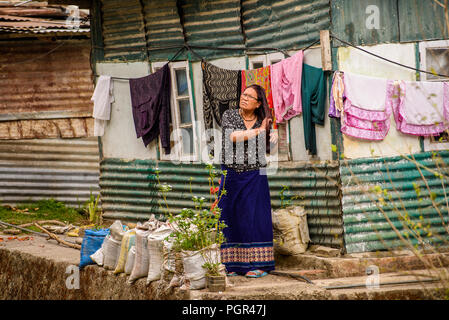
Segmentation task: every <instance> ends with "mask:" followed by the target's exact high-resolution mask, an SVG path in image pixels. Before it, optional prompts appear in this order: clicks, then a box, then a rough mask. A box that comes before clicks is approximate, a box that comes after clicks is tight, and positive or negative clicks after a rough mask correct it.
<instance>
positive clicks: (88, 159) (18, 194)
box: [0, 137, 99, 207]
mask: <svg viewBox="0 0 449 320" xmlns="http://www.w3.org/2000/svg"><path fill="white" fill-rule="evenodd" d="M98 154H99V150H98V139H97V138H96V137H94V138H85V139H31V140H0V201H1V203H2V204H10V205H16V204H23V203H27V202H30V201H36V200H41V199H50V198H53V199H55V200H58V201H63V202H65V203H66V204H67V205H69V206H74V207H78V206H82V205H83V204H84V202H85V201H87V200H88V199H89V196H90V193H91V192H92V193H93V194H94V195H96V194H98V193H99V186H98V182H99V156H98Z"/></svg>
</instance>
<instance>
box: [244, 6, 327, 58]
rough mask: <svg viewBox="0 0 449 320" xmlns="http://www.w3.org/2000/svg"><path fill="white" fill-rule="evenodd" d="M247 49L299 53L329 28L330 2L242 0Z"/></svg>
mask: <svg viewBox="0 0 449 320" xmlns="http://www.w3.org/2000/svg"><path fill="white" fill-rule="evenodd" d="M242 20H243V28H244V32H245V36H246V43H247V46H250V47H251V46H252V47H277V48H283V49H299V48H302V47H305V46H306V45H308V44H310V43H311V42H313V41H315V40H317V39H319V38H320V30H325V29H329V28H330V4H329V0H305V1H297V0H283V1H273V0H243V1H242Z"/></svg>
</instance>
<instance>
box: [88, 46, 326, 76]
mask: <svg viewBox="0 0 449 320" xmlns="http://www.w3.org/2000/svg"><path fill="white" fill-rule="evenodd" d="M318 42H320V39H317V40H315V41H313V42H312V43H310V44H309V45H307V46H306V47H304V48H302V49H299V50H302V51H306V50H308V49H310V48H311V47H312V46H314V45H315V44H317V43H318ZM96 47H98V46H96ZM100 48H103V47H100ZM174 48H180V49H179V50H178V52H176V53H175V55H174V56H173V57H172V58H171V59H170V60H169V61H168V62H172V61H174V60H175V59H176V57H178V56H179V54H181V52H182V51H184V50H188V51H190V52H192V53H193V54H194V55H195V56H196V57H197V58H199V59H200V60H202V61H205V60H206V59H205V58H204V57H202V56H201V55H199V54H198V53H197V52H196V51H195V50H193V49H194V48H195V49H216V50H239V51H242V50H247V51H248V50H249V51H264V52H265V53H266V51H273V50H275V51H279V52H281V53H283V54H284V55H285V56H286V57H287V58H288V57H290V55H289V54H288V53H287V52H286V51H285V50H283V49H279V48H268V47H243V48H242V47H208V46H191V45H187V44H185V45H183V46H170V47H158V48H150V49H151V50H163V49H174ZM121 49H123V48H121ZM94 75H95V76H97V77H99V76H100V75H98V74H94ZM111 79H113V80H124V81H127V80H130V79H132V78H125V77H111Z"/></svg>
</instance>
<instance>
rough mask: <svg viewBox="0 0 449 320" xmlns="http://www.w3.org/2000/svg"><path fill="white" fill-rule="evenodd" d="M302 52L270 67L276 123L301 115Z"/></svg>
mask: <svg viewBox="0 0 449 320" xmlns="http://www.w3.org/2000/svg"><path fill="white" fill-rule="evenodd" d="M303 59H304V52H303V51H302V50H301V51H299V52H297V53H296V54H294V55H293V56H291V57H289V58H286V59H283V60H281V61H280V62H278V63H275V64H273V65H272V66H271V89H272V95H273V107H274V114H275V117H276V122H277V123H281V122H284V121H287V120H289V119H291V118H293V117H294V116H297V115H299V114H301V112H302V103H301V77H302V64H303Z"/></svg>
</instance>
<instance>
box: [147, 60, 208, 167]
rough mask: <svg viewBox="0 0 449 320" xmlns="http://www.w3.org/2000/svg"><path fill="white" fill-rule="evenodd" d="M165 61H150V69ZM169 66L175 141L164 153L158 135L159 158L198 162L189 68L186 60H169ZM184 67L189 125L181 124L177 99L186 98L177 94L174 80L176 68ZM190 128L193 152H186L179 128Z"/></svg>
mask: <svg viewBox="0 0 449 320" xmlns="http://www.w3.org/2000/svg"><path fill="white" fill-rule="evenodd" d="M166 63H167V61H163V62H152V63H151V69H152V72H155V71H156V70H157V69H158V68H161V67H162V66H164V65H165V64H166ZM169 68H170V81H171V83H170V85H171V88H170V115H171V129H172V130H175V131H176V136H175V139H176V140H175V142H174V146H173V148H172V149H171V151H170V154H165V153H164V152H163V148H162V144H161V139H160V137H159V145H158V147H159V153H160V159H161V160H167V161H180V162H198V158H199V146H198V143H197V141H198V137H197V130H196V129H197V128H196V123H197V121H196V114H195V109H194V106H193V91H192V83H191V79H190V68H189V63H188V61H176V62H170V64H169ZM182 69H184V70H185V72H186V79H187V90H188V91H187V92H188V99H189V107H190V120H191V124H190V125H185V124H181V112H180V109H179V100H184V99H187V95H186V96H178V90H177V81H176V70H182ZM187 127H189V128H192V135H193V141H192V145H193V153H191V154H186V153H184V150H183V138H182V134H181V132H180V130H179V129H182V128H187ZM172 130H171V132H170V140H171V138H172V135H173V131H172Z"/></svg>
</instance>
